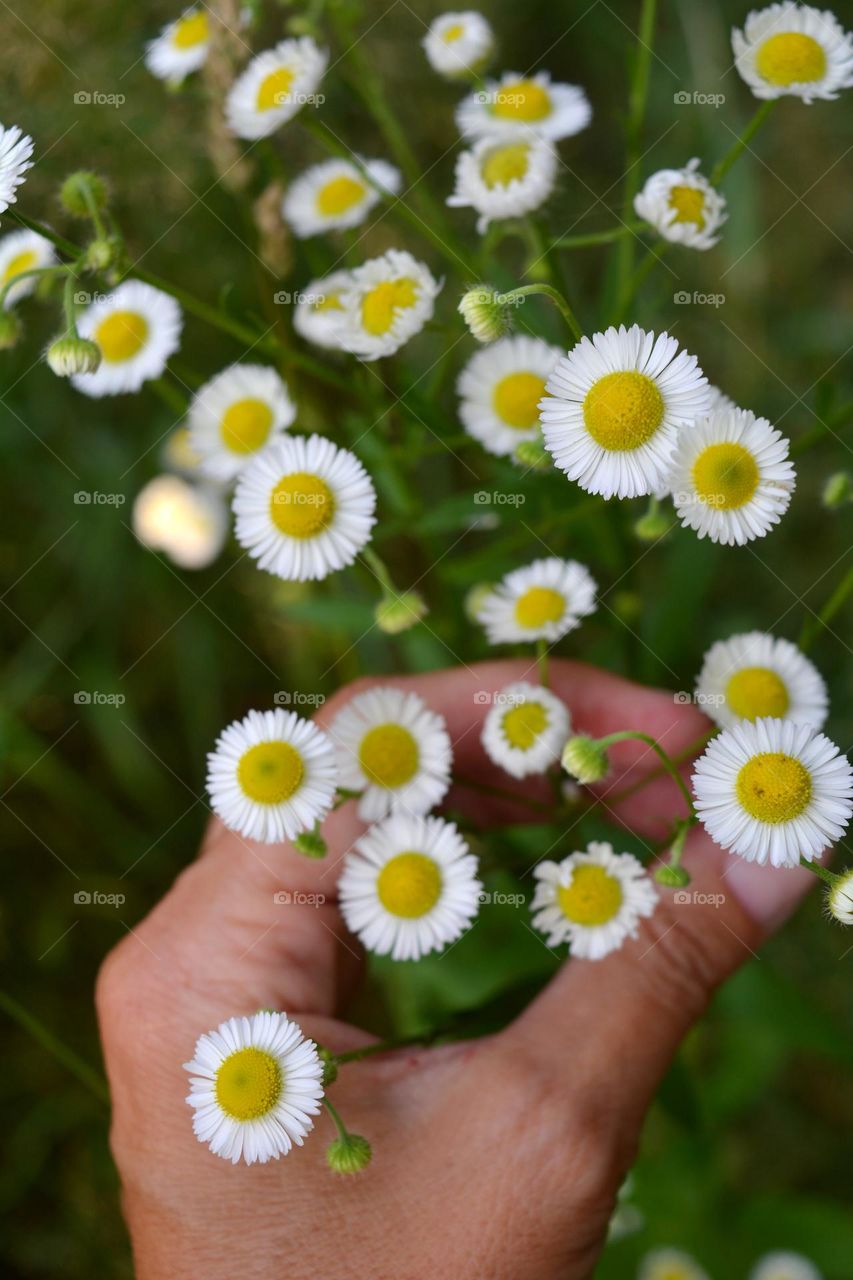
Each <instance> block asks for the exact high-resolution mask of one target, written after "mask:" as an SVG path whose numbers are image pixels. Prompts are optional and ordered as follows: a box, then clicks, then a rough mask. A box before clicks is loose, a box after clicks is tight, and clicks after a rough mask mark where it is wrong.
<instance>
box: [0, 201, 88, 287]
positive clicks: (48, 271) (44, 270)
mask: <svg viewBox="0 0 853 1280" xmlns="http://www.w3.org/2000/svg"><path fill="white" fill-rule="evenodd" d="M7 212H8V211H7ZM68 271H71V267H69V266H68V265H67V264H66V263H63V264H62V265H61V266H59V267H30V269H29V271H19V272H17V274H16V275H14V276H12V277H11V279H10V280H9V281H8V282H7V283H6V284H5V285H4V286H3V288H2V289H0V308H2V306H3V303H4V302H5V301H6V294H7V293H8V292H9V290H10V289H14V287H15V285H16V284H18V283H19V281H21V280H26V279H27V277H28V276H40V277H44V276H59V275H65V273H66V272H68Z"/></svg>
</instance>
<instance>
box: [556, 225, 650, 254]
mask: <svg viewBox="0 0 853 1280" xmlns="http://www.w3.org/2000/svg"><path fill="white" fill-rule="evenodd" d="M648 230H649V224H648V223H647V222H624V223H622V224H620V226H618V227H612V228H611V229H610V230H609V231H589V232H587V233H585V234H583V235H577V236H561V237H560V239H559V240H555V241H554V242H553V243H552V245H551V248H552V249H586V248H587V247H588V246H589V245H594V244H613V243H614V241H616V240H621V239H622V237H623V236H628V235H637V234H638V233H639V232H641V231H648Z"/></svg>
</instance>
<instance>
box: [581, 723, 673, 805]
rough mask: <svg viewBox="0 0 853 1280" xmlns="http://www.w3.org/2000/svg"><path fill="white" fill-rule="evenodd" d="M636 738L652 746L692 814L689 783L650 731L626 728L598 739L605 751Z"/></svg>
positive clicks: (637, 740)
mask: <svg viewBox="0 0 853 1280" xmlns="http://www.w3.org/2000/svg"><path fill="white" fill-rule="evenodd" d="M629 740H634V741H636V742H645V744H646V746H648V747H651V749H652V751H654V752H655V754H656V755H657V756H658V757H659V758H660V761H661V764H662V765H663V767H664V769H665V770H666V772H667V773H668V774H669V776H670V777H671V778H672V780H673V782H674V783H675V784H676V786H677V787H678V789H679V791H680V792H681V794H682V795H683V796H684V799H685V801H686V803H687V808H688V811H689V812H690V813H691V814H692V813H693V812H694V810H693V797H692V796H691V794H690V791H689V790H688V787H687V783H686V782H685V781H684V779H683V778H682V776H681V774H680V773H679V772H678V767H677V765H676V764H675V761H674V760H673V759H672V757H671V756H670V755H669V754H668V753H667V752H666V751H664V749H663V747H662V746H661V745H660V743H659V742H658V741H657V740H656V739H655V738H653V737H652V736H651V734H648V733H641V732H640V731H639V730H638V729H624V730H623V731H622V732H621V733H609V734H608V735H607V737H605V738H599V739H598V745H599V746H601V747H603V748H604V749H605V751H606V750H607V748H608V747H612V746H613V744H614V743H616V742H626V741H629Z"/></svg>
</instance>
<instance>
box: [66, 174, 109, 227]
mask: <svg viewBox="0 0 853 1280" xmlns="http://www.w3.org/2000/svg"><path fill="white" fill-rule="evenodd" d="M59 199H60V201H61V203H62V206H63V208H64V209H66V210H67V212H68V213H70V214H71V216H72V217H74V218H88V217H89V216H90V214H91V211H92V207H93V206H94V208H95V209H104V208H105V207H106V203H107V184H106V183H105V182H104V180H103V178H101V177H99V176H98V174H97V173H88V172H86V170H84V169H81V170H79V171H78V172H77V173H72V174H70V175H69V177H67V178H66V179H65V181H64V182H63V184H62V186H61V187H60V190H59Z"/></svg>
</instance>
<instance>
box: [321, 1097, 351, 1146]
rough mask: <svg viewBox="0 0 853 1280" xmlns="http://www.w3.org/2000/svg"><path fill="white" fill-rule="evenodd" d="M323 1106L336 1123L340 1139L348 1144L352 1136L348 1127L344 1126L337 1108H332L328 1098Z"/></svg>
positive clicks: (324, 1099) (325, 1098)
mask: <svg viewBox="0 0 853 1280" xmlns="http://www.w3.org/2000/svg"><path fill="white" fill-rule="evenodd" d="M323 1106H324V1107H325V1108H326V1110H327V1111H328V1113H329V1115H330V1116H331V1117H332V1119H333V1120H334V1122H335V1128H336V1129H337V1131H338V1137H339V1138H343V1140H344V1142H346V1141H347V1140H348V1139H349V1136H350V1135H349V1131H348V1130H347V1127H346V1125H345V1124H344V1122H343V1120H342V1119H341V1117H340V1116H339V1115H338V1111H337V1108H336V1107H333V1106H332V1104H331V1102H330V1101H329V1099H328V1098H327V1097H324V1098H323Z"/></svg>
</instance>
